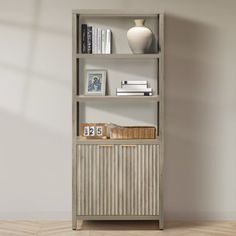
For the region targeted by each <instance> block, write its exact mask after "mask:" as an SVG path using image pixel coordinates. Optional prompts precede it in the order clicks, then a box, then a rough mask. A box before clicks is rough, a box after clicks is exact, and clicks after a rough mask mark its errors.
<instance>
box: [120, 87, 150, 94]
mask: <svg viewBox="0 0 236 236" xmlns="http://www.w3.org/2000/svg"><path fill="white" fill-rule="evenodd" d="M116 92H117V93H137V92H152V88H144V89H130V88H117V89H116Z"/></svg>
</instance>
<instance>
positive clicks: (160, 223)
mask: <svg viewBox="0 0 236 236" xmlns="http://www.w3.org/2000/svg"><path fill="white" fill-rule="evenodd" d="M159 229H160V230H163V229H164V221H163V219H162V217H161V219H160V220H159Z"/></svg>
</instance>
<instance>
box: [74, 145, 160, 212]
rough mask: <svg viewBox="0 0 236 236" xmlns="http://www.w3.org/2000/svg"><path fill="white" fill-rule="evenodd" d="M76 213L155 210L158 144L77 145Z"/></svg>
mask: <svg viewBox="0 0 236 236" xmlns="http://www.w3.org/2000/svg"><path fill="white" fill-rule="evenodd" d="M77 153H78V155H77V170H78V171H77V191H78V196H77V200H78V204H77V213H78V215H80V216H152V215H154V216H155V215H158V214H159V190H158V187H159V145H150V144H144V145H89V144H82V145H78V147H77Z"/></svg>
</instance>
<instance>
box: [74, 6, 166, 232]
mask: <svg viewBox="0 0 236 236" xmlns="http://www.w3.org/2000/svg"><path fill="white" fill-rule="evenodd" d="M135 18H144V19H146V20H147V21H148V22H149V23H150V25H151V30H152V31H153V33H154V35H155V37H156V38H158V40H157V41H156V45H154V46H155V47H154V52H153V53H151V54H132V53H131V51H130V50H129V49H128V47H127V43H126V42H125V40H126V37H125V34H124V32H125V30H126V29H127V27H128V26H129V25H130V23H131V24H132V21H133V20H134V19H135ZM89 20H91V22H98V23H97V24H104V25H106V26H108V25H109V24H111V25H110V28H111V30H112V31H113V30H114V35H113V40H116V36H117V35H119V36H120V35H121V36H122V37H120V38H119V42H120V44H121V45H118V42H115V44H114V45H115V46H114V48H113V52H114V53H113V54H106V55H104V54H82V53H81V51H80V48H81V42H80V34H81V32H80V31H81V24H82V23H84V22H86V23H87V22H89ZM72 22H73V30H72V32H73V34H72V65H73V67H72V71H73V169H72V170H73V174H72V229H74V230H76V229H77V221H78V220H157V221H159V229H163V228H164V214H163V213H164V212H163V161H164V69H163V68H164V14H163V13H156V12H127V11H115V10H104V11H103V10H74V11H73V13H72ZM116 22H118V23H116ZM113 25H114V26H117V25H118V26H119V27H118V28H119V29H117V32H116V28H115V27H114V29H113ZM120 26H121V27H122V26H123V27H125V28H124V29H123V31H122V29H120V28H121V27H120ZM118 30H119V31H118ZM120 32H121V33H120ZM122 32H123V34H122ZM115 47H116V48H115ZM123 60H125V61H126V63H125V65H127V64H129V63H135V62H136V63H138V62H139V61H143V63H144V64H145V63H146V64H149V63H152V65H154V66H155V71H156V77H155V78H154V80H153V84H155V85H156V86H155V88H154V89H155V94H154V95H153V96H121V97H119V96H115V95H114V94H112V93H111V92H109V93H108V95H106V96H86V95H85V94H84V93H83V88H81V83H82V82H83V80H84V79H85V78H84V76H83V71H84V70H85V66H86V63H88V62H89V61H93V63H96V62H98V63H99V62H100V63H101V61H107V62H109V63H110V62H111V61H114V64H112V68H113V69H114V68H115V67H116V65H120V64H119V63H122V62H123ZM153 62H155V63H153ZM109 63H107V64H106V65H108V66H109V65H111V64H109ZM104 64H105V63H104ZM121 65H123V64H121ZM132 65H134V64H132ZM117 68H119V70H122V66H118V67H117ZM106 69H107V70H109V68H106ZM137 73H138V72H137ZM137 76H138V75H137ZM108 80H109V83H110V84H112V83H116V78H110V77H108ZM81 81H82V82H81ZM82 84H83V83H82ZM90 104H103V108H105V107H106V106H107V104H114V109H115V104H123V105H122V106H124V108H125V106H130V107H131V108H132V106H134V105H132V104H136V107H137V105H138V106H139V105H140V107H141V106H146V107H148V108H149V106H152V104H154V106H155V110H156V111H154V117H156V123H155V126H156V127H157V137H156V139H132V140H114V139H102V140H99V139H96V140H95V139H81V138H80V137H79V125H80V122H87V120H86V118H87V116H86V115H84V114H82V113H83V111H84V109H85V108H84V107H86V106H89V105H90ZM147 104H150V105H147ZM93 106H95V105H93ZM96 116H97V115H96ZM96 118H97V117H96ZM81 119H83V120H82V121H81ZM111 122H113V121H111ZM114 123H115V122H114ZM130 125H132V124H130Z"/></svg>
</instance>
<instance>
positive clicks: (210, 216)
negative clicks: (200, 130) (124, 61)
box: [0, 211, 236, 221]
mask: <svg viewBox="0 0 236 236" xmlns="http://www.w3.org/2000/svg"><path fill="white" fill-rule="evenodd" d="M71 214H72V213H71V212H69V211H68V212H67V211H57V212H52V211H41V212H39V211H38V212H0V220H17V219H18V220H22V219H26V220H27V219H29V220H71V218H72V217H71ZM164 218H165V220H167V221H168V220H170V221H172V220H181V221H182V220H184V221H194V220H236V211H232V212H231V211H229V212H209V211H201V212H173V211H169V212H165V217H164Z"/></svg>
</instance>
